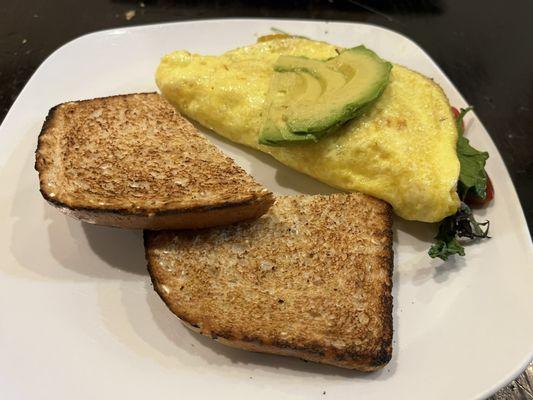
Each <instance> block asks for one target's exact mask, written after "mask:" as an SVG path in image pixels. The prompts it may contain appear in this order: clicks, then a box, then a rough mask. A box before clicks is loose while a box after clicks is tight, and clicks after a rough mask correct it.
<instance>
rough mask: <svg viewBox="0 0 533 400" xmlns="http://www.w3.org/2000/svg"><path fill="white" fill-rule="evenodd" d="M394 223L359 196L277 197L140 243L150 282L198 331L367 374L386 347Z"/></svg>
mask: <svg viewBox="0 0 533 400" xmlns="http://www.w3.org/2000/svg"><path fill="white" fill-rule="evenodd" d="M391 225H392V211H391V207H390V206H389V205H388V204H386V203H385V202H383V201H381V200H377V199H374V198H372V197H369V196H366V195H363V194H357V193H353V194H341V193H339V194H333V195H327V196H326V195H318V196H309V195H301V196H282V197H278V198H277V199H276V203H275V204H274V206H273V207H272V208H271V209H270V210H269V211H268V213H267V214H265V215H264V216H262V217H261V218H259V219H258V220H256V221H253V222H243V223H240V224H235V225H232V226H226V227H220V228H212V229H206V230H202V231H182V232H175V231H160V232H153V231H152V232H150V231H145V236H144V241H145V251H146V258H147V261H148V270H149V272H150V275H151V278H152V283H153V286H154V289H155V290H156V291H157V293H158V294H159V296H160V297H161V298H162V299H163V301H164V302H165V303H166V305H167V306H168V307H169V308H170V310H171V311H172V312H173V313H174V314H176V315H177V316H178V317H179V318H180V319H181V320H182V321H183V322H185V323H186V325H187V326H189V327H192V328H193V329H194V330H196V331H197V332H200V333H201V334H204V335H207V336H209V337H211V338H213V339H216V340H217V341H219V342H220V343H223V344H226V345H229V346H233V347H238V348H242V349H246V350H251V351H257V352H265V353H274V354H280V355H287V356H294V357H299V358H302V359H305V360H310V361H315V362H320V363H326V364H333V365H336V366H340V367H344V368H351V369H357V370H361V371H372V370H375V369H378V368H380V367H382V366H384V365H385V364H386V363H387V362H388V361H389V360H390V358H391V353H392V296H391V287H392V281H391V280H392V279H391V276H392V268H393V254H392V230H391Z"/></svg>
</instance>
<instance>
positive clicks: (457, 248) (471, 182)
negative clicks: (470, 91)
mask: <svg viewBox="0 0 533 400" xmlns="http://www.w3.org/2000/svg"><path fill="white" fill-rule="evenodd" d="M471 109H472V108H471V107H469V108H466V109H461V112H460V113H459V115H458V116H457V120H456V122H457V132H458V140H457V157H458V158H459V162H460V164H461V170H460V173H459V182H458V183H457V194H458V195H459V198H460V199H461V206H460V207H459V210H458V211H457V212H456V213H455V214H454V215H451V216H449V217H446V218H444V219H443V220H442V221H441V223H440V225H439V232H438V233H437V236H435V243H434V244H433V245H432V246H431V248H430V249H429V252H428V254H429V256H430V257H431V258H436V257H438V258H440V259H442V260H444V261H446V260H447V259H448V257H449V256H451V255H454V254H458V255H460V256H464V255H465V249H464V247H463V245H462V244H461V243H460V242H459V240H458V239H459V238H468V239H471V240H475V239H480V238H488V237H489V236H488V232H489V221H485V222H481V223H480V222H477V221H476V219H475V218H474V215H473V214H472V210H471V209H470V207H468V205H466V204H465V203H464V202H463V200H464V199H465V198H466V195H467V194H468V193H472V194H473V195H474V196H476V197H478V198H480V199H485V197H486V195H487V194H486V193H487V173H486V172H485V163H486V161H487V158H489V153H487V152H485V151H479V150H477V149H475V148H473V147H472V146H471V145H470V142H469V141H468V139H466V138H465V137H464V136H463V118H464V116H465V114H466V113H467V112H468V111H470V110H471Z"/></svg>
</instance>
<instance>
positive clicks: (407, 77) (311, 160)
mask: <svg viewBox="0 0 533 400" xmlns="http://www.w3.org/2000/svg"><path fill="white" fill-rule="evenodd" d="M337 49H338V48H337V47H335V46H333V45H331V44H328V43H324V42H318V41H313V40H308V39H304V38H297V37H273V38H271V40H266V41H260V42H259V43H256V44H254V45H250V46H246V47H241V48H237V49H234V50H231V51H228V52H226V53H224V54H223V55H221V56H203V55H198V54H191V53H189V52H187V51H176V52H173V53H171V54H168V55H166V56H164V57H163V59H162V60H161V63H160V65H159V67H158V69H157V73H156V82H157V85H158V87H159V88H160V90H161V92H162V94H163V95H164V96H165V97H166V98H167V99H168V100H169V101H170V102H171V103H172V104H173V105H174V106H175V107H176V108H177V109H178V110H179V111H180V112H181V113H182V114H184V115H186V116H187V117H189V118H191V119H193V120H195V121H198V122H199V123H201V124H202V125H204V126H206V127H208V128H210V129H212V130H213V131H215V132H216V133H218V134H220V135H222V136H224V137H226V138H228V139H230V140H232V141H235V142H237V143H242V144H245V145H247V146H250V147H252V148H254V149H258V150H261V151H263V152H265V153H268V154H270V155H271V156H273V157H274V158H276V159H277V160H279V161H280V162H282V163H283V164H285V165H287V166H289V167H291V168H294V169H295V170H298V171H300V172H302V173H305V174H308V175H310V176H312V177H314V178H316V179H318V180H320V181H322V182H324V183H327V184H329V185H331V186H334V187H336V188H339V189H342V190H346V191H358V192H363V193H366V194H368V195H371V196H374V197H377V198H380V199H382V200H385V201H387V202H388V203H390V204H391V205H392V206H393V208H394V210H395V212H396V213H397V214H398V215H399V216H401V217H403V218H405V219H410V220H418V221H424V222H436V221H440V220H441V219H443V218H444V217H446V216H448V215H451V214H454V213H455V212H456V210H457V208H458V206H459V198H458V196H457V193H456V184H457V179H458V176H459V160H458V158H457V153H456V143H457V129H456V126H455V121H454V117H453V115H452V112H451V109H450V104H449V102H448V99H447V98H446V95H445V94H444V92H443V91H442V89H441V88H440V86H438V85H437V84H436V83H435V82H433V81H432V80H431V79H429V78H427V77H425V76H423V75H421V74H419V73H416V72H413V71H411V70H409V69H407V68H405V67H403V66H400V65H394V66H393V68H392V71H391V76H390V81H389V84H388V85H387V87H386V89H385V91H384V92H383V94H382V95H381V97H380V98H379V99H378V100H377V101H376V102H375V104H374V105H373V106H372V107H371V108H370V109H369V111H367V112H366V113H365V114H363V115H362V116H360V117H358V118H356V119H354V120H352V121H350V122H348V123H347V124H346V125H344V126H343V127H342V128H340V129H339V130H338V131H336V132H335V133H333V134H330V135H328V136H326V137H324V138H323V139H321V140H320V141H319V142H318V143H311V144H303V145H296V146H294V145H293V146H288V147H270V146H264V145H260V144H259V143H258V136H259V130H260V128H261V123H262V116H263V112H264V108H265V100H266V96H267V92H268V89H269V84H270V81H271V78H272V75H273V73H274V70H273V65H274V63H275V62H276V60H277V59H278V57H279V56H280V55H294V56H305V57H308V58H314V59H319V60H326V59H329V58H331V57H334V56H336V55H337V51H336V50H337Z"/></svg>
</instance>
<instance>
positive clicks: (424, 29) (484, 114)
mask: <svg viewBox="0 0 533 400" xmlns="http://www.w3.org/2000/svg"><path fill="white" fill-rule="evenodd" d="M221 17H266V18H268V17H272V18H312V19H324V20H339V21H358V22H368V23H372V24H376V25H381V26H385V27H388V28H391V29H393V30H396V31H398V32H401V33H403V34H405V35H406V36H408V37H410V38H411V39H413V40H414V41H415V42H417V43H418V44H419V45H420V46H421V47H422V48H424V49H425V50H426V51H427V52H428V53H429V54H430V56H431V57H432V58H433V59H434V60H435V61H436V62H437V64H439V65H440V66H441V68H442V69H443V70H444V72H445V73H446V74H447V75H448V76H449V77H450V79H451V80H452V81H453V82H454V83H455V85H456V86H457V87H458V89H459V91H460V92H461V93H462V94H463V95H464V96H465V97H466V100H467V101H468V102H469V103H470V104H471V105H473V106H474V108H475V110H476V113H477V114H478V116H479V117H480V119H481V120H482V122H483V123H484V125H485V126H486V128H487V130H488V131H489V133H490V135H491V137H492V139H493V140H494V142H495V143H496V146H497V147H498V148H499V150H500V152H501V154H502V156H503V158H504V160H505V163H506V165H507V168H508V169H509V172H510V174H511V177H512V179H513V181H514V184H515V187H516V189H517V191H518V195H519V197H520V200H521V202H522V206H523V208H524V212H525V214H526V218H527V221H528V225H529V229H530V232H531V228H532V227H533V185H532V183H533V182H532V181H533V179H532V178H533V161H532V160H531V155H532V151H531V148H532V147H533V132H532V130H533V44H532V40H533V1H531V0H510V1H496V0H494V1H483V0H467V1H459V0H433V1H423V0H419V1H415V0H403V1H400V0H396V1H394V0H389V1H384V0H383V1H378V0H375V1H354V0H351V1H350V0H342V1H341V0H323V1H319V0H314V1H303V0H301V1H291V0H285V1H255V2H254V1H248V2H245V1H170V0H153V1H149V0H145V1H144V2H139V1H128V0H91V1H75V0H71V1H69V0H21V1H9V0H0V120H3V119H4V116H5V114H6V113H7V111H8V109H9V107H10V106H11V104H12V103H13V101H14V100H15V98H16V97H17V95H18V93H19V92H20V90H21V89H22V87H23V86H24V84H25V83H26V81H27V80H28V78H29V77H30V76H31V74H32V73H33V72H34V71H35V69H36V68H37V67H38V66H39V64H40V63H41V62H42V61H43V60H44V59H45V58H46V57H47V56H48V55H50V53H52V51H53V50H55V49H56V48H58V47H60V46H61V45H63V44H64V43H66V42H68V41H70V40H71V39H74V38H76V37H78V36H80V35H82V34H85V33H88V32H92V31H96V30H101V29H108V28H114V27H122V26H130V25H138V24H149V23H156V22H166V21H180V20H186V19H198V18H221ZM505 195H506V193H501V192H499V191H498V186H497V183H496V196H505ZM524 377H525V375H524V376H523V378H524ZM521 379H522V378H521ZM526 379H527V377H526ZM520 382H522V383H524V382H525V381H523V380H521V381H518V382H516V383H515V384H513V385H511V386H509V387H508V388H507V389H505V390H504V391H503V392H501V393H500V395H501V396H502V397H500V398H510V397H507V395H510V396H512V395H513V394H514V395H515V396H518V397H515V398H524V399H525V398H529V397H526V396H528V395H527V394H525V393H524V392H522V394H520V392H521V391H522V389H521V384H520ZM521 395H523V396H524V397H520V396H521ZM531 398H533V396H532V397H531Z"/></svg>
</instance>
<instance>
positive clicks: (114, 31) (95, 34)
mask: <svg viewBox="0 0 533 400" xmlns="http://www.w3.org/2000/svg"><path fill="white" fill-rule="evenodd" d="M254 21H261V22H266V21H272V22H274V23H276V22H284V23H285V22H297V23H303V24H328V25H335V24H338V25H339V24H344V25H356V26H366V27H370V28H373V29H378V30H381V31H385V32H387V33H389V34H394V35H397V36H399V37H401V38H402V39H403V40H406V41H407V42H409V43H410V44H412V45H414V46H415V47H416V48H417V49H418V50H419V51H420V52H422V53H423V54H424V56H425V57H427V58H428V59H429V60H430V61H431V63H432V64H433V66H434V68H436V69H437V70H438V71H439V72H440V73H441V74H442V76H443V77H444V78H445V79H446V81H447V84H449V85H450V86H451V87H452V88H453V89H454V90H455V92H456V93H457V95H458V97H459V99H460V100H461V101H462V103H463V104H465V105H467V104H468V103H467V102H466V100H465V98H464V96H463V95H462V93H461V91H459V90H458V88H457V87H456V85H455V84H454V83H453V81H452V80H451V79H450V78H449V77H448V75H447V74H446V73H445V72H444V71H443V70H442V68H441V67H440V65H439V64H438V63H437V62H436V61H435V60H434V59H433V58H432V57H431V55H429V54H428V53H427V52H426V51H425V50H424V48H423V47H422V46H420V45H419V44H418V43H417V42H416V41H414V40H413V39H411V38H410V37H408V36H406V35H405V34H403V33H401V32H398V31H396V30H394V29H390V28H387V27H383V26H380V25H377V24H372V23H367V22H354V21H347V20H323V19H305V18H232V17H228V18H205V19H186V20H180V21H171V22H162V23H150V24H142V25H131V26H124V27H116V28H110V29H102V30H96V31H92V32H88V33H85V34H83V35H81V36H78V37H76V38H74V39H71V40H69V41H67V42H65V43H64V44H62V45H61V46H59V47H58V48H56V49H55V50H54V51H53V52H52V53H50V54H49V55H48V56H47V57H46V58H45V59H44V60H43V61H42V62H41V63H40V64H39V66H38V67H37V68H36V69H35V71H34V72H33V73H32V75H31V76H30V78H29V79H28V81H27V82H26V83H25V85H24V87H23V88H22V89H21V90H20V92H19V93H18V95H17V96H16V98H15V100H14V101H13V103H12V105H11V106H10V108H9V110H8V112H7V113H6V115H5V117H4V119H3V120H2V122H1V124H0V142H1V141H3V140H2V139H4V137H5V136H4V135H2V134H1V133H2V130H3V128H4V127H5V125H6V122H7V123H9V122H10V120H11V119H12V118H13V117H12V114H13V110H15V109H17V108H18V103H19V102H20V99H22V98H23V96H24V95H25V93H26V91H27V90H28V87H30V85H31V84H32V82H33V81H34V80H35V79H38V77H39V73H40V71H41V69H42V68H43V66H45V65H46V64H48V63H50V62H52V61H54V59H55V58H56V57H58V54H60V53H61V52H62V51H63V50H64V49H66V48H67V47H72V46H77V45H79V44H80V42H82V41H84V40H87V39H90V38H99V37H107V36H109V35H122V34H127V33H129V32H131V31H136V32H142V31H149V30H150V29H153V28H160V27H165V26H175V25H194V24H199V25H201V24H205V23H212V22H227V23H231V24H239V23H250V22H254ZM473 114H474V117H475V119H476V121H477V123H478V124H480V126H481V127H482V129H483V130H484V131H485V132H486V134H487V135H486V136H487V139H488V140H489V141H490V142H491V144H492V145H493V147H494V148H495V149H496V153H497V156H496V157H498V158H499V160H500V161H501V164H502V165H503V167H504V171H502V172H504V173H505V174H506V176H507V177H508V178H509V182H510V184H511V187H512V193H507V194H506V196H507V197H509V196H510V195H511V196H512V197H513V199H512V201H513V202H514V201H515V200H516V203H517V204H518V205H519V208H520V210H516V212H517V213H518V217H519V219H520V225H521V226H520V231H521V232H520V236H522V235H524V238H528V237H529V246H530V249H529V250H531V249H532V248H533V239H532V238H531V235H530V234H529V229H528V225H527V220H526V218H525V213H524V208H523V206H522V202H521V201H520V198H519V197H518V193H517V191H516V187H515V185H514V182H513V180H512V178H511V174H510V173H509V169H508V167H507V165H506V163H505V161H504V159H503V157H502V156H501V154H500V152H499V149H498V147H497V146H496V144H495V142H494V141H493V139H492V137H491V135H490V133H489V131H488V130H487V129H486V127H485V125H484V124H483V122H482V121H481V119H480V118H479V117H478V115H477V114H476V113H475V110H474V111H473ZM6 136H7V135H6ZM11 136H18V138H19V139H22V137H23V135H17V134H12V135H11ZM6 152H7V154H8V155H9V154H12V153H13V151H12V150H6ZM491 157H494V155H493V154H491ZM526 242H527V240H526ZM526 251H527V249H526ZM532 360H533V349H532V350H530V351H529V354H526V356H525V357H524V360H523V361H522V363H521V364H520V366H518V367H517V368H516V369H515V370H513V371H512V372H510V373H508V374H507V375H506V376H505V377H502V378H501V379H500V380H499V381H498V382H496V383H495V384H493V385H492V386H491V387H490V388H487V389H485V390H484V391H482V392H480V393H478V394H477V395H476V396H475V397H476V398H485V397H488V396H491V395H492V394H494V393H495V392H497V391H498V390H499V389H501V388H502V387H504V386H505V385H506V384H508V383H509V382H510V381H512V380H514V379H515V378H516V377H517V376H519V375H520V374H521V373H522V372H523V371H524V369H525V368H526V367H527V366H528V365H529V363H530V362H531V361H532Z"/></svg>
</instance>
